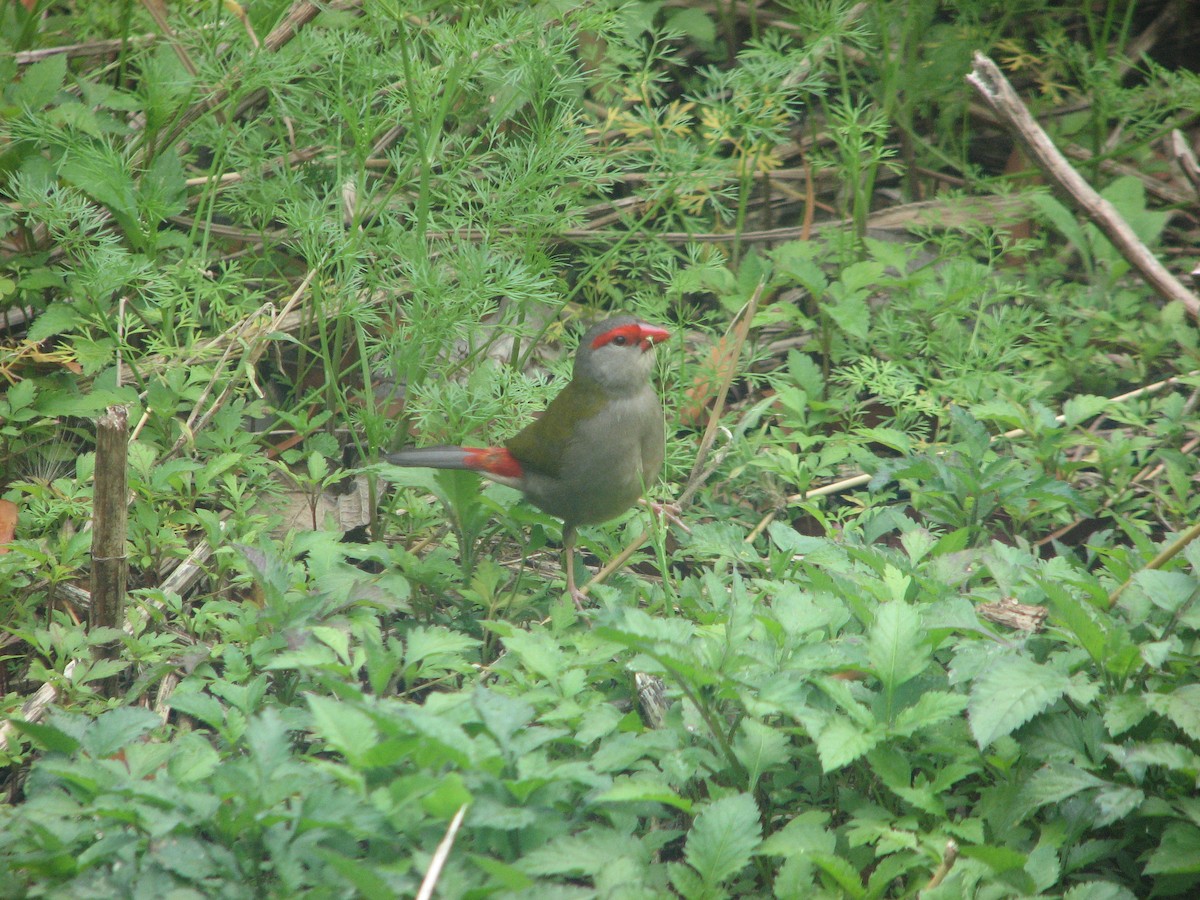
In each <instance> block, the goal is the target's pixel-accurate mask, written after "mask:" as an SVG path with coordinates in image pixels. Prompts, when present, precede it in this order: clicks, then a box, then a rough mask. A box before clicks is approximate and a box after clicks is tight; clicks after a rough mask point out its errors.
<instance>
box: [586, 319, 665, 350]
mask: <svg viewBox="0 0 1200 900" xmlns="http://www.w3.org/2000/svg"><path fill="white" fill-rule="evenodd" d="M670 336H671V334H670V332H669V331H666V330H664V329H662V328H654V327H653V326H651V325H639V324H638V323H637V322H634V323H632V324H631V325H618V326H617V327H616V328H611V329H609V330H608V331H606V332H604V333H603V334H599V335H596V337H595V339H594V340H593V341H592V349H593V350H596V349H598V348H600V347H603V346H604V345H605V344H611V343H612V342H613V340H615V339H616V338H619V337H624V338H628V339H629V341H630V342H632V343H635V344H641V345H642V349H643V350H649V349H650V347H651V346H652V345H654V344H658V343H661V342H663V341H665V340H666V339H667V338H668V337H670Z"/></svg>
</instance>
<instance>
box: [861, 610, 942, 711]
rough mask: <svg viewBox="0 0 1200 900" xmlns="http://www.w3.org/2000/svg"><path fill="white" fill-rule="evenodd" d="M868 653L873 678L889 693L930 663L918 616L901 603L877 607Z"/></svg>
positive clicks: (927, 647) (918, 673)
mask: <svg viewBox="0 0 1200 900" xmlns="http://www.w3.org/2000/svg"><path fill="white" fill-rule="evenodd" d="M867 652H868V655H869V657H870V660H871V667H872V669H873V670H874V672H875V675H876V676H877V677H878V678H879V680H880V681H881V682H883V686H884V688H885V689H886V690H888V691H894V690H895V689H896V688H898V687H899V686H900V685H902V684H904V683H905V682H906V681H911V680H912V679H913V678H915V677H916V676H918V675H920V674H921V673H922V672H924V671H925V667H926V666H927V665H928V664H929V646H928V644H927V643H926V642H925V634H924V631H923V630H922V628H921V616H920V614H919V613H918V612H917V611H916V610H915V609H913V607H911V606H909V605H908V604H907V603H905V602H904V601H902V600H892V601H891V602H889V603H883V604H881V605H879V606H878V607H876V612H875V621H874V622H873V623H872V625H871V634H870V638H869V642H868V649H867Z"/></svg>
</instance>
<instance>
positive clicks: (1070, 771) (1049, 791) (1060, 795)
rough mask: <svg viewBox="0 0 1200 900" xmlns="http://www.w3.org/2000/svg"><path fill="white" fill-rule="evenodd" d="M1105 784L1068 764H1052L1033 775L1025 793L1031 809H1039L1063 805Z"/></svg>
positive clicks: (1025, 788)
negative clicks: (1072, 798) (1051, 805)
mask: <svg viewBox="0 0 1200 900" xmlns="http://www.w3.org/2000/svg"><path fill="white" fill-rule="evenodd" d="M1104 785H1105V782H1104V781H1103V780H1101V779H1099V778H1097V777H1096V776H1095V775H1092V774H1090V773H1088V772H1085V771H1083V769H1080V768H1078V767H1077V766H1072V765H1070V764H1068V763H1057V762H1056V763H1051V764H1050V765H1048V766H1046V767H1045V768H1043V769H1040V770H1039V771H1037V772H1034V773H1033V776H1032V777H1031V778H1030V779H1029V781H1028V782H1027V783H1026V784H1025V787H1024V789H1023V792H1024V794H1025V796H1026V797H1027V798H1028V801H1029V808H1030V809H1038V808H1040V807H1042V806H1046V805H1047V804H1051V803H1061V802H1062V801H1064V800H1066V799H1067V798H1068V797H1074V796H1075V795H1076V794H1078V793H1079V792H1080V791H1088V790H1095V789H1096V788H1100V787H1104Z"/></svg>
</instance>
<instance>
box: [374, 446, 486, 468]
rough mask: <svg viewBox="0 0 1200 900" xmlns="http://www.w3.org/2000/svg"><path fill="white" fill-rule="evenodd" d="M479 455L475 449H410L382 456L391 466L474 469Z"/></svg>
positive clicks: (448, 447)
mask: <svg viewBox="0 0 1200 900" xmlns="http://www.w3.org/2000/svg"><path fill="white" fill-rule="evenodd" d="M478 454H479V450H478V449H477V448H475V447H452V446H450V445H446V446H443V447H410V448H408V449H407V450H397V451H396V452H395V453H385V454H383V459H384V461H385V462H390V463H391V464H392V465H393V466H419V467H422V468H426V469H474V470H478V468H479V465H478V464H477V463H475V464H473V460H474V458H475V457H476V456H477V455H478Z"/></svg>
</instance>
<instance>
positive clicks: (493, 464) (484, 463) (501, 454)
mask: <svg viewBox="0 0 1200 900" xmlns="http://www.w3.org/2000/svg"><path fill="white" fill-rule="evenodd" d="M463 450H464V451H466V455H467V465H468V466H469V467H470V468H472V469H475V470H476V471H478V472H487V473H488V474H490V475H500V476H501V477H503V478H520V477H521V474H522V472H521V464H520V463H519V462H517V458H516V457H515V456H513V455H512V454H511V453H509V452H508V451H507V450H506V449H504V448H503V447H464V448H463Z"/></svg>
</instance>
